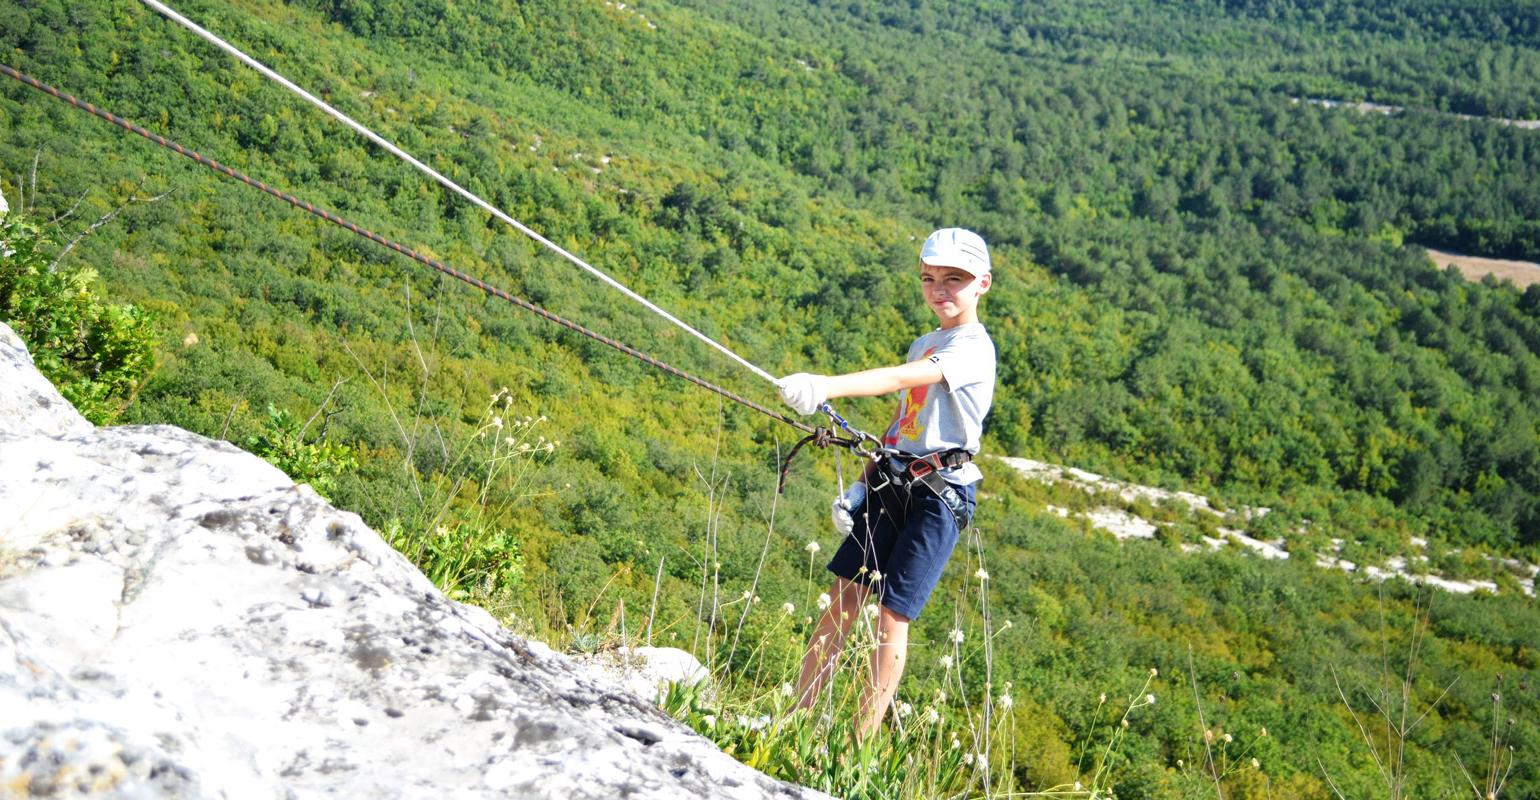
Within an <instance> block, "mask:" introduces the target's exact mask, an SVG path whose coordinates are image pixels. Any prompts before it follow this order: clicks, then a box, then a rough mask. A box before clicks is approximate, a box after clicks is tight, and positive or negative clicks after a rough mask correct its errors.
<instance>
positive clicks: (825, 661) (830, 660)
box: [797, 578, 869, 708]
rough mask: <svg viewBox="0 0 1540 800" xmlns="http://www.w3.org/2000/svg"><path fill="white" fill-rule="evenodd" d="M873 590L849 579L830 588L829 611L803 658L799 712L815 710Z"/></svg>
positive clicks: (836, 581)
mask: <svg viewBox="0 0 1540 800" xmlns="http://www.w3.org/2000/svg"><path fill="white" fill-rule="evenodd" d="M868 591H869V590H868V589H867V588H866V587H865V586H862V585H861V584H859V583H855V582H853V581H850V580H847V579H845V578H835V579H834V584H833V585H831V586H830V587H829V599H830V600H831V601H833V602H831V603H829V607H828V608H827V609H824V612H823V615H822V616H820V617H819V618H818V627H816V628H814V629H813V638H812V639H811V640H810V641H809V642H808V643H807V653H806V654H804V655H803V656H802V672H801V674H800V675H798V676H797V708H812V707H813V703H815V702H816V701H817V700H818V693H819V692H820V691H821V690H822V689H823V685H824V683H825V682H826V681H828V679H829V675H830V674H831V673H833V672H834V662H835V660H836V659H837V658H838V657H839V654H840V650H842V649H844V647H845V637H846V636H847V635H849V633H850V626H851V624H852V623H854V622H855V620H856V616H857V615H859V614H860V613H861V603H862V602H863V601H864V600H866V595H867V592H868Z"/></svg>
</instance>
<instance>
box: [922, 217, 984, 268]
mask: <svg viewBox="0 0 1540 800" xmlns="http://www.w3.org/2000/svg"><path fill="white" fill-rule="evenodd" d="M920 261H921V262H923V263H925V264H929V265H931V266H933V267H956V268H958V269H960V270H965V271H966V272H968V273H969V274H971V275H974V276H978V275H983V274H984V273H986V272H988V271H989V245H987V244H984V237H982V236H980V235H978V234H976V233H974V232H973V231H970V230H968V229H967V228H942V229H941V230H939V231H936V232H935V233H932V234H931V235H930V236H927V237H925V245H924V246H923V247H921V248H920Z"/></svg>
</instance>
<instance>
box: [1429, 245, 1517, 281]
mask: <svg viewBox="0 0 1540 800" xmlns="http://www.w3.org/2000/svg"><path fill="white" fill-rule="evenodd" d="M1428 257H1429V258H1431V259H1433V263H1434V264H1437V265H1438V268H1439V269H1446V268H1448V267H1449V266H1450V265H1451V264H1452V265H1454V266H1455V267H1456V268H1457V269H1459V270H1460V274H1461V275H1464V276H1465V279H1466V280H1471V281H1479V280H1481V279H1482V278H1484V277H1486V276H1487V275H1494V276H1496V277H1497V279H1498V280H1500V281H1513V285H1514V286H1517V287H1519V288H1520V289H1524V288H1525V287H1527V286H1529V285H1530V284H1532V283H1540V264H1536V263H1535V262H1533V261H1508V260H1506V259H1501V258H1481V257H1479V256H1464V255H1460V254H1459V253H1446V252H1444V251H1442V250H1434V249H1433V248H1431V247H1430V248H1428Z"/></svg>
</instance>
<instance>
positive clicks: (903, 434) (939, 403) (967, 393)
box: [882, 322, 995, 486]
mask: <svg viewBox="0 0 1540 800" xmlns="http://www.w3.org/2000/svg"><path fill="white" fill-rule="evenodd" d="M922 358H928V359H930V360H931V361H932V362H934V363H935V364H936V365H937V366H939V367H941V375H942V377H943V380H942V382H941V383H936V384H932V385H930V386H916V387H914V388H913V389H906V390H905V391H904V393H903V396H902V397H900V398H899V401H898V403H899V406H898V411H899V413H898V419H897V420H895V421H894V422H893V424H892V425H891V426H889V427H888V432H887V434H886V435H885V436H883V437H882V442H883V444H885V445H887V446H888V447H892V448H895V449H897V450H898V451H899V452H903V453H913V454H915V455H924V454H926V453H936V452H940V451H943V450H952V449H954V448H959V447H960V448H962V449H964V450H967V451H968V452H970V453H973V454H974V455H978V452H979V437H980V435H982V434H983V432H984V416H985V415H986V414H988V413H989V406H990V404H991V403H992V402H994V398H995V343H994V342H992V341H990V339H989V333H988V332H987V331H985V330H984V326H983V324H981V323H978V322H971V323H968V324H966V325H959V326H957V327H955V328H950V329H943V328H937V329H936V330H933V331H931V332H930V333H927V334H925V335H924V336H921V337H920V338H918V339H915V340H914V344H911V345H909V356H908V358H907V359H906V360H907V361H910V362H914V361H918V360H920V359H922ZM944 474H945V477H946V479H947V480H948V481H950V482H952V483H955V484H958V485H960V486H965V485H967V484H970V483H973V482H975V481H977V480H979V479H980V478H983V477H984V474H983V473H982V472H980V471H979V468H978V466H976V465H975V464H973V463H971V462H970V463H967V464H964V465H962V466H961V467H958V468H957V469H952V470H947V471H946V473H944Z"/></svg>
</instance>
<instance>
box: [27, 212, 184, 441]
mask: <svg viewBox="0 0 1540 800" xmlns="http://www.w3.org/2000/svg"><path fill="white" fill-rule="evenodd" d="M0 243H4V244H3V245H0V253H3V254H4V255H3V258H0V319H4V320H5V321H6V322H7V323H8V324H10V326H11V328H12V329H14V330H15V331H16V333H17V335H19V336H20V337H21V338H22V339H23V340H24V341H25V342H26V343H27V347H28V348H29V349H30V350H31V352H32V360H33V361H34V362H35V363H36V364H37V368H38V371H39V372H41V373H43V375H45V376H46V377H47V378H48V379H49V380H50V381H53V383H54V385H55V386H58V387H59V392H60V393H61V394H63V395H64V397H65V399H67V400H69V401H70V402H71V403H73V404H74V405H75V408H76V409H78V410H79V411H80V413H81V415H83V416H84V417H85V418H86V419H88V420H90V421H91V422H93V423H95V424H97V425H107V424H111V423H112V422H114V421H115V420H117V418H118V417H119V416H120V415H121V414H122V413H123V409H124V408H126V407H127V406H128V405H129V403H131V402H133V399H134V395H135V394H136V393H137V392H138V390H139V387H140V386H141V385H142V384H143V383H144V381H145V379H146V378H147V377H149V375H150V372H151V371H152V370H153V369H154V364H155V359H154V350H153V343H154V341H155V337H156V335H157V334H156V331H155V326H154V322H153V320H152V319H151V317H150V315H149V314H148V313H147V312H145V311H144V310H143V309H140V308H138V307H137V306H133V305H129V304H111V303H107V302H105V301H104V299H103V298H102V296H101V294H100V293H99V291H100V290H99V289H98V287H97V283H98V280H97V274H96V270H93V269H91V268H89V267H79V268H74V269H66V270H57V271H56V270H53V269H50V262H51V260H52V259H51V258H50V257H49V253H51V252H52V251H53V244H54V243H53V240H52V237H51V236H50V233H49V232H48V231H47V230H45V229H41V228H39V227H38V226H36V225H33V224H32V223H30V222H27V221H26V220H25V219H23V218H22V217H21V216H20V215H19V214H8V215H6V216H4V217H0Z"/></svg>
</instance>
